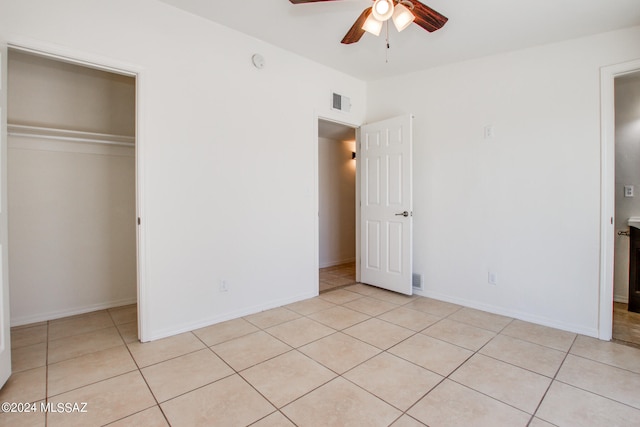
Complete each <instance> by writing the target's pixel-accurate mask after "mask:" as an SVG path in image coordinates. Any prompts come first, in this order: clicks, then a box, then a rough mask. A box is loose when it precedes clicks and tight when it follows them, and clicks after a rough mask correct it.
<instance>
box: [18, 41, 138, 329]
mask: <svg viewBox="0 0 640 427" xmlns="http://www.w3.org/2000/svg"><path fill="white" fill-rule="evenodd" d="M7 68H8V76H7V81H8V84H7V97H8V100H7V130H8V139H7V175H8V177H7V179H8V182H7V186H8V189H7V196H8V223H9V226H8V229H9V237H8V240H9V244H8V250H9V287H10V295H11V308H10V311H11V326H22V325H29V324H33V323H37V322H42V321H50V320H55V319H60V318H63V317H68V316H74V315H81V314H86V313H91V312H96V311H100V310H108V314H112V313H116V314H118V315H120V316H119V319H120V322H118V321H114V325H115V326H116V327H117V328H118V330H119V332H120V334H121V335H122V336H123V338H125V339H127V338H129V339H135V340H137V339H138V314H137V312H138V310H137V302H138V298H137V295H138V256H137V253H138V249H137V232H138V230H137V216H138V215H137V212H138V209H137V197H138V196H137V194H136V176H137V175H136V76H135V75H134V74H126V73H122V74H121V73H117V72H113V71H111V70H107V69H106V68H101V67H99V66H96V67H92V66H89V65H88V64H84V63H81V62H75V61H72V60H69V61H67V60H64V59H61V58H57V57H53V56H50V55H46V54H40V53H38V52H33V51H29V50H23V49H20V48H11V47H10V48H9V53H8V63H7ZM116 317H118V316H114V315H111V318H113V319H115V318H116ZM123 320H126V322H122V321H123ZM125 323H126V325H125ZM125 335H127V337H125Z"/></svg>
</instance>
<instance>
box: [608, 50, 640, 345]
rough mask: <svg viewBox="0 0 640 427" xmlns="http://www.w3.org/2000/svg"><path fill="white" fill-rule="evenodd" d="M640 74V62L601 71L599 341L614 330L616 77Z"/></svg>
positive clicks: (636, 61)
mask: <svg viewBox="0 0 640 427" xmlns="http://www.w3.org/2000/svg"><path fill="white" fill-rule="evenodd" d="M637 71H640V60H635V61H630V62H624V63H622V64H615V65H610V66H606V67H602V68H601V69H600V171H601V172H600V173H601V175H600V307H599V308H600V313H599V319H598V338H600V339H601V340H606V341H609V340H611V337H612V331H613V268H614V265H613V264H614V224H613V222H614V218H615V153H616V152H615V139H616V135H615V132H616V129H615V99H614V95H615V86H614V81H615V79H616V77H620V76H624V75H626V74H631V73H633V72H637Z"/></svg>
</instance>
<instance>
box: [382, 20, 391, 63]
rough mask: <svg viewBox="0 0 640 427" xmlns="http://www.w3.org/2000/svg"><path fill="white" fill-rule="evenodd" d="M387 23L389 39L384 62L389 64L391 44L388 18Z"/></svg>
mask: <svg viewBox="0 0 640 427" xmlns="http://www.w3.org/2000/svg"><path fill="white" fill-rule="evenodd" d="M385 23H386V24H387V25H386V27H387V28H386V31H387V40H386V41H387V49H386V50H385V51H384V56H385V59H384V62H385V63H387V64H388V63H389V48H390V47H391V46H390V45H389V20H387V21H386V22H385Z"/></svg>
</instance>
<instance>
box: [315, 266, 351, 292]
mask: <svg viewBox="0 0 640 427" xmlns="http://www.w3.org/2000/svg"><path fill="white" fill-rule="evenodd" d="M319 274H320V292H321V293H322V292H326V291H329V290H332V289H337V288H341V287H344V286H346V285H352V284H354V283H356V263H355V262H349V263H346V264H340V265H335V266H333V267H326V268H321V269H320V272H319Z"/></svg>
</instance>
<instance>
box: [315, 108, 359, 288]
mask: <svg viewBox="0 0 640 427" xmlns="http://www.w3.org/2000/svg"><path fill="white" fill-rule="evenodd" d="M313 116H314V122H313V134H314V135H315V137H314V141H315V150H314V168H315V180H316V183H315V192H316V197H315V203H316V217H315V218H316V219H315V221H316V227H315V230H316V232H315V261H314V262H315V266H316V268H315V271H316V272H317V271H318V270H319V269H320V216H319V214H320V170H319V169H318V164H319V159H318V150H319V149H320V146H319V144H320V143H319V141H318V138H319V136H318V121H319V120H324V121H327V122H332V123H336V124H339V125H343V126H347V127H350V128H353V129H355V131H356V144H355V148H354V150H355V152H356V154H357V152H358V140H359V139H360V125H361V123H355V122H349V121H346V120H345V121H342V120H337V119H335V118H333V117H327V116H325V115H322V114H319V113H318V112H315V113H314V115H313ZM357 200H360V174H359V173H358V160H357V155H356V198H355V200H354V203H356V201H357ZM316 280H318V283H317V288H318V289H320V282H319V278H318V276H317V275H316ZM359 281H360V204H359V203H356V282H359Z"/></svg>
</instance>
